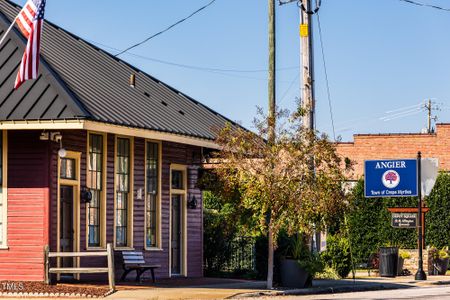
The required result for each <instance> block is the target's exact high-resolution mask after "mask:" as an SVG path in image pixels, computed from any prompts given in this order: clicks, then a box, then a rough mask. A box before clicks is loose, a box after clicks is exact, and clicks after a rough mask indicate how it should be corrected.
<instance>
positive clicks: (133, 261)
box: [120, 251, 161, 282]
mask: <svg viewBox="0 0 450 300" xmlns="http://www.w3.org/2000/svg"><path fill="white" fill-rule="evenodd" d="M122 257H123V271H124V272H123V275H122V277H121V278H120V280H121V281H124V280H125V278H126V277H127V275H128V274H129V273H130V272H131V271H136V281H138V282H140V281H141V276H142V274H144V272H146V271H148V270H150V272H151V273H152V279H153V282H155V269H157V268H160V267H161V266H160V265H149V264H147V263H146V262H145V259H144V255H143V254H142V252H136V251H122Z"/></svg>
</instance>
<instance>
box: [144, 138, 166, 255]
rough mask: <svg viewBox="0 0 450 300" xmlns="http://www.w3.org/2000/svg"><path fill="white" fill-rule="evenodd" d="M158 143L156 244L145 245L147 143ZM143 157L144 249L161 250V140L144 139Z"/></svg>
mask: <svg viewBox="0 0 450 300" xmlns="http://www.w3.org/2000/svg"><path fill="white" fill-rule="evenodd" d="M149 143H153V144H157V145H158V175H157V176H158V193H157V196H156V197H157V199H156V202H157V203H156V246H154V247H148V246H147V202H148V199H147V192H148V191H147V157H148V156H147V154H148V144H149ZM144 155H145V159H144V177H145V179H144V202H145V203H144V249H145V250H147V251H162V250H163V248H162V235H161V196H162V193H161V189H162V142H161V141H155V140H149V139H146V140H145V154H144Z"/></svg>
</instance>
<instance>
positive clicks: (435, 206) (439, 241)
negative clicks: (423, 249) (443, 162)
mask: <svg viewBox="0 0 450 300" xmlns="http://www.w3.org/2000/svg"><path fill="white" fill-rule="evenodd" d="M425 203H426V204H427V206H428V207H429V208H430V212H428V213H427V214H426V227H425V229H426V242H427V244H428V245H432V246H435V247H437V248H442V247H445V246H448V245H450V213H449V212H450V174H448V173H440V174H439V176H438V178H437V180H436V184H435V186H434V188H433V190H432V191H431V194H430V195H429V196H428V197H427V198H426V199H425Z"/></svg>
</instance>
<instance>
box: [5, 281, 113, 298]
mask: <svg viewBox="0 0 450 300" xmlns="http://www.w3.org/2000/svg"><path fill="white" fill-rule="evenodd" d="M108 294H110V291H109V288H106V287H94V286H76V285H70V284H54V285H47V284H45V283H43V282H34V281H30V282H28V281H23V282H19V281H0V296H2V297H5V296H7V297H17V296H18V297H30V296H33V297H72V298H73V297H80V298H86V297H87V298H99V297H105V296H107V295H108Z"/></svg>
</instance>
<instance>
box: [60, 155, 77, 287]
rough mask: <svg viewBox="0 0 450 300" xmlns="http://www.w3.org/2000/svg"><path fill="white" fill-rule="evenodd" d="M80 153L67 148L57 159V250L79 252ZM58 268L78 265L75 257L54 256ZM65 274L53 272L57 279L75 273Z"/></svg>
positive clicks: (73, 276) (75, 276) (72, 276)
mask: <svg viewBox="0 0 450 300" xmlns="http://www.w3.org/2000/svg"><path fill="white" fill-rule="evenodd" d="M80 160H81V153H80V152H72V151H67V153H66V156H65V157H59V159H58V196H57V227H56V228H57V235H56V242H57V245H56V249H57V251H58V252H79V251H80V245H79V244H80V243H79V240H80V205H79V202H80V200H79V199H80ZM56 262H57V267H58V268H71V267H79V265H80V259H79V257H58V258H57V260H56ZM67 275H69V276H66V274H64V275H60V274H58V275H57V279H58V280H60V279H62V278H68V279H69V278H75V279H79V274H76V275H72V274H67Z"/></svg>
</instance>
